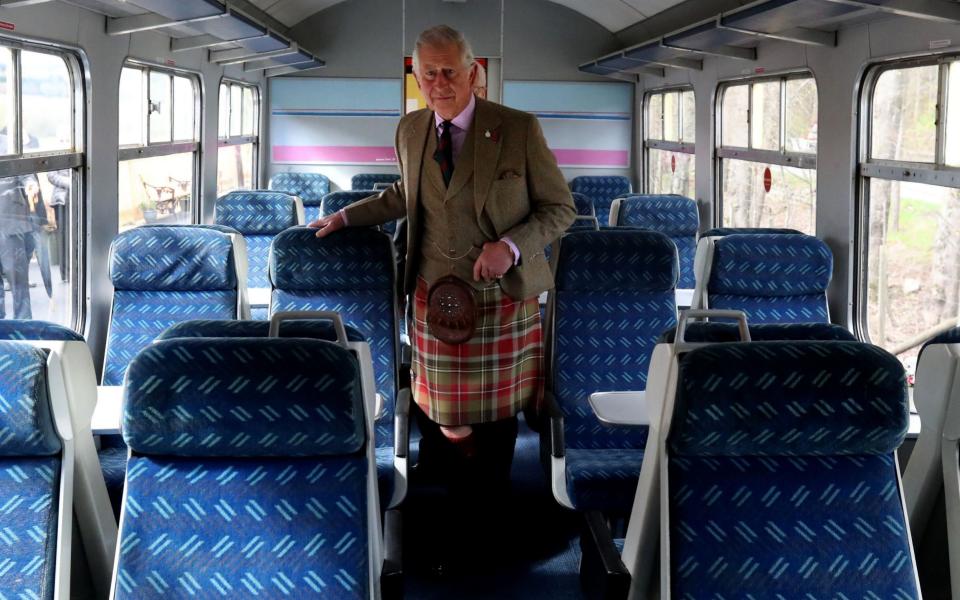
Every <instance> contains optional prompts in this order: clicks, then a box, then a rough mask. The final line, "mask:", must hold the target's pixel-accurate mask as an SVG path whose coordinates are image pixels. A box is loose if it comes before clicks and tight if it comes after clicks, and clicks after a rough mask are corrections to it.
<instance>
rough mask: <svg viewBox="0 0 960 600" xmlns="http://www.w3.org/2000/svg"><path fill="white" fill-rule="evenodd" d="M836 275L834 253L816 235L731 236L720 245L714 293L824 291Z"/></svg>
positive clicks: (712, 276)
mask: <svg viewBox="0 0 960 600" xmlns="http://www.w3.org/2000/svg"><path fill="white" fill-rule="evenodd" d="M832 275H833V253H832V252H831V251H830V248H829V247H828V246H827V245H826V244H825V243H823V242H822V241H821V240H818V239H817V238H815V237H813V236H810V235H802V234H801V235H795V234H762V235H743V234H739V235H728V236H726V237H723V238H720V239H718V240H717V241H716V243H715V245H714V254H713V267H712V269H711V271H710V282H709V285H708V288H707V289H708V291H709V292H710V293H711V294H738V295H747V296H797V295H801V294H822V293H825V292H826V290H827V287H828V286H829V285H830V277H831V276H832Z"/></svg>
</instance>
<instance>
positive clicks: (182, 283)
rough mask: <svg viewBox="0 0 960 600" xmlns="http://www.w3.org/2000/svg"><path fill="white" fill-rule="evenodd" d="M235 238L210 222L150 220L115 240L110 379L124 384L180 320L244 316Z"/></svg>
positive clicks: (107, 364)
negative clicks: (136, 362) (135, 363)
mask: <svg viewBox="0 0 960 600" xmlns="http://www.w3.org/2000/svg"><path fill="white" fill-rule="evenodd" d="M234 244H235V238H234V237H233V236H231V235H229V234H226V233H222V232H221V231H218V230H216V229H213V228H209V227H192V226H162V225H160V226H145V227H137V228H135V229H130V230H127V231H124V232H123V233H121V234H120V235H118V236H117V237H116V238H115V239H114V240H113V243H112V244H111V245H110V280H111V282H112V283H113V305H112V308H111V313H110V325H109V330H108V332H107V350H106V358H105V361H104V367H103V385H121V384H122V383H123V375H124V373H125V372H126V369H127V365H128V364H130V361H131V360H133V357H134V356H135V355H136V353H137V352H139V351H140V350H141V349H142V348H143V347H144V346H146V345H147V344H149V343H151V342H152V341H153V340H154V338H155V337H156V336H157V335H159V334H160V332H162V331H163V330H165V329H166V328H168V327H170V326H171V325H173V324H174V323H178V322H180V321H186V320H189V319H197V318H206V319H236V318H237V316H238V314H241V315H242V314H243V306H242V304H243V302H244V299H245V293H243V292H242V291H241V289H242V288H243V286H242V285H241V284H242V283H243V275H244V274H245V266H244V267H243V268H242V269H240V268H238V264H242V261H241V260H240V259H238V258H237V255H238V251H237V249H236V248H235V245H234Z"/></svg>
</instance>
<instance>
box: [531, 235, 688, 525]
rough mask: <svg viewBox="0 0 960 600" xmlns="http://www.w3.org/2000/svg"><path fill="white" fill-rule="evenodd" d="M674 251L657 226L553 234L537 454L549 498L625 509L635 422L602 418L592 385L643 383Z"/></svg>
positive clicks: (639, 438) (666, 322)
mask: <svg viewBox="0 0 960 600" xmlns="http://www.w3.org/2000/svg"><path fill="white" fill-rule="evenodd" d="M676 282H677V251H676V247H675V246H674V244H673V242H671V241H670V239H669V238H668V237H667V236H665V235H663V234H662V233H659V232H654V231H640V230H630V229H622V230H605V231H578V232H572V233H568V234H566V235H564V236H563V238H561V241H560V250H559V256H558V265H557V273H556V287H555V289H554V291H553V293H551V294H550V300H549V301H548V305H547V321H548V331H549V334H550V337H549V339H550V342H549V345H548V347H547V365H548V367H547V370H548V373H550V376H549V379H548V381H547V386H546V389H547V394H546V404H547V407H546V411H547V414H548V415H549V418H550V426H549V427H543V428H541V431H542V438H541V453H542V454H546V453H548V452H549V456H548V457H547V456H545V460H546V462H547V464H548V465H549V472H550V480H551V485H552V488H553V494H554V497H555V498H556V499H557V501H558V502H559V503H560V504H562V505H564V506H567V507H569V508H574V509H577V510H602V511H606V512H618V513H621V514H625V513H626V512H627V511H629V508H630V500H631V499H632V497H633V489H634V488H635V487H636V482H637V476H638V474H639V472H640V464H641V462H642V461H643V451H644V446H645V444H646V436H647V433H646V430H645V429H644V428H635V429H627V428H617V427H606V426H604V425H602V424H601V423H600V422H599V421H598V420H597V418H596V417H595V416H594V415H593V413H592V412H591V410H590V408H589V405H588V403H587V400H588V397H589V396H590V394H592V393H594V392H604V391H642V390H644V389H645V388H646V381H647V366H648V363H649V360H650V354H651V352H652V350H653V347H654V344H655V342H656V340H657V337H658V336H659V335H660V333H661V332H662V331H663V330H664V329H666V328H668V327H672V326H673V325H675V324H676V319H677V307H676V300H675V295H674V288H675V286H676Z"/></svg>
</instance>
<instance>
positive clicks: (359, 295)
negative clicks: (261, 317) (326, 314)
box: [270, 227, 400, 448]
mask: <svg viewBox="0 0 960 600" xmlns="http://www.w3.org/2000/svg"><path fill="white" fill-rule="evenodd" d="M314 234H315V231H314V230H313V229H309V228H306V227H294V228H292V229H288V230H287V231H284V232H283V233H281V234H280V235H278V236H277V238H276V239H275V240H274V242H273V248H272V250H271V253H270V279H271V281H272V282H273V292H272V296H271V312H277V311H296V310H332V311H335V312H338V313H340V316H341V318H342V319H343V322H344V324H345V325H349V326H352V327H353V328H355V329H356V330H357V331H358V332H359V333H360V334H361V335H362V336H363V337H364V339H366V340H367V342H368V343H369V344H370V351H371V353H372V354H373V369H374V374H375V376H376V384H377V391H378V392H379V393H380V395H381V396H382V397H383V399H384V410H383V412H382V413H381V415H380V418H379V419H378V420H377V424H376V438H375V439H376V444H377V447H380V448H383V447H392V446H393V437H394V430H393V416H394V413H393V407H394V402H395V400H396V394H397V368H398V367H397V365H398V363H399V361H398V359H397V356H398V353H399V344H400V341H399V336H398V328H397V322H398V309H397V304H396V296H395V294H394V291H395V289H396V288H395V285H396V284H395V281H396V272H395V268H394V259H393V246H392V245H391V243H390V238H388V237H387V236H386V235H384V234H383V233H380V232H378V231H375V230H373V229H346V230H343V231H340V232H337V233H334V234H333V235H330V236H327V237H325V238H322V239H319V238H317V237H316V235H314Z"/></svg>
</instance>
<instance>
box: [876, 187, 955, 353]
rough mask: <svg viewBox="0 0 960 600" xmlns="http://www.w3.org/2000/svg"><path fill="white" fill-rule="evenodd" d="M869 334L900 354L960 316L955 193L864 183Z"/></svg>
mask: <svg viewBox="0 0 960 600" xmlns="http://www.w3.org/2000/svg"><path fill="white" fill-rule="evenodd" d="M869 190H870V197H869V205H870V211H869V219H870V221H869V229H868V237H867V261H868V264H867V333H868V335H869V338H870V341H871V342H873V343H874V344H877V345H879V346H882V347H884V348H886V349H887V350H890V351H892V352H894V353H895V354H898V355H899V356H900V358H901V359H905V358H908V357H910V356H915V355H916V354H917V352H918V350H919V348H918V347H914V348H912V349H907V348H906V346H909V345H911V342H912V341H915V340H916V339H917V338H920V340H925V339H927V338H929V337H930V336H931V335H933V334H932V333H931V332H930V330H931V328H933V327H936V326H937V325H940V324H944V323H954V324H955V323H956V321H957V317H958V315H960V304H958V301H960V285H958V284H960V279H958V274H960V244H958V243H957V238H956V231H955V229H956V224H957V222H960V190H956V189H950V188H943V187H937V186H932V185H923V184H918V183H907V182H898V181H884V180H881V179H871V180H870V187H869Z"/></svg>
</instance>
